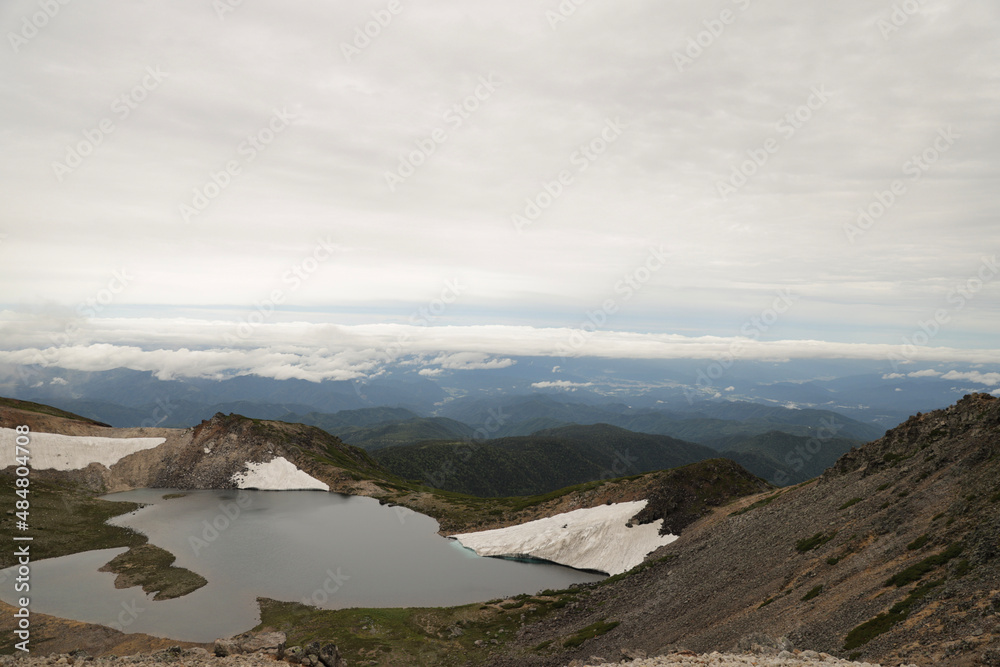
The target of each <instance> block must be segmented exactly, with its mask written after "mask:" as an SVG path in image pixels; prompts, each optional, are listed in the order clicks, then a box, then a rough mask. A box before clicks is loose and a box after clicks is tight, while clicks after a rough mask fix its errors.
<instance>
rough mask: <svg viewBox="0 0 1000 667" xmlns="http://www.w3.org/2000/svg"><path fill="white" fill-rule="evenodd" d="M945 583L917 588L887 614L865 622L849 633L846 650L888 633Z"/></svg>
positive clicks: (932, 582)
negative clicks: (914, 606) (917, 604)
mask: <svg viewBox="0 0 1000 667" xmlns="http://www.w3.org/2000/svg"><path fill="white" fill-rule="evenodd" d="M943 583H944V581H942V580H938V581H931V582H928V583H926V584H923V585H922V586H918V587H917V588H915V589H914V590H913V591H912V592H911V593H910V594H909V595H908V596H907V597H906V598H905V599H903V600H902V601H900V602H897V603H896V604H894V605H893V606H892V608H891V609H889V611H888V612H887V613H883V614H879V615H878V616H876V617H875V618H873V619H871V620H869V621H865V622H864V623H862V624H861V625H859V626H857V627H856V628H854V629H853V630H851V631H850V632H848V633H847V637H846V638H845V639H844V650H845V651H850V650H851V649H855V648H858V647H859V646H863V645H864V644H867V643H868V642H870V641H871V640H872V639H874V638H875V637H877V636H879V635H881V634H883V633H885V632H888V631H889V630H890V629H892V626H894V625H896V624H897V623H899V622H900V621H903V620H905V619H906V617H907V616H909V615H910V610H911V608H912V607H913V605H914V604H916V603H917V602H918V601H919V600H922V599H923V598H925V597H927V595H928V594H930V592H931V591H932V590H934V589H935V588H937V587H938V586H940V585H942V584H943Z"/></svg>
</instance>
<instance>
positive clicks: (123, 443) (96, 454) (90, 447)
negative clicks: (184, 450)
mask: <svg viewBox="0 0 1000 667" xmlns="http://www.w3.org/2000/svg"><path fill="white" fill-rule="evenodd" d="M17 435H18V434H17V432H16V431H14V429H12V428H0V468H6V467H7V466H12V465H17V463H16V459H17V452H16V448H15V443H16V438H17ZM28 439H29V444H28V445H27V447H26V449H27V450H28V451H29V452H30V454H29V456H30V461H29V464H30V466H31V467H32V468H37V469H38V470H47V469H53V470H80V469H82V468H86V467H87V466H88V465H90V464H91V463H100V464H102V465H104V466H105V467H111V466H112V465H114V464H115V463H118V461H120V460H121V459H123V458H125V457H126V456H128V455H129V454H134V453H135V452H141V451H143V450H145V449H152V448H154V447H157V446H158V445H162V444H163V443H164V442H166V438H100V437H96V436H89V435H56V434H55V433H35V432H31V433H29V434H28Z"/></svg>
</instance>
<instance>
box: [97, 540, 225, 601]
mask: <svg viewBox="0 0 1000 667" xmlns="http://www.w3.org/2000/svg"><path fill="white" fill-rule="evenodd" d="M174 560H175V557H174V555H173V554H172V553H170V552H169V551H166V550H164V549H161V548H160V547H157V546H154V545H152V544H142V545H139V546H137V547H132V548H131V549H129V550H128V551H126V552H125V553H123V554H119V555H118V556H115V557H114V558H113V559H112V560H111V561H110V562H109V563H107V564H106V565H104V566H103V567H102V568H101V570H100V571H101V572H114V573H115V574H117V575H118V578H117V579H115V588H130V587H132V586H142V590H143V591H144V592H146V593H152V592H154V591H156V595H155V596H154V597H153V599H154V600H169V599H171V598H178V597H181V596H182V595H187V594H188V593H191V592H194V591H196V590H198V589H199V588H201V587H202V586H204V585H205V584H207V583H208V581H207V580H206V579H205V578H204V577H202V576H201V575H200V574H196V573H194V572H192V571H191V570H187V569H184V568H182V567H174V566H173V562H174Z"/></svg>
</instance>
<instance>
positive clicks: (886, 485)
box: [875, 482, 892, 491]
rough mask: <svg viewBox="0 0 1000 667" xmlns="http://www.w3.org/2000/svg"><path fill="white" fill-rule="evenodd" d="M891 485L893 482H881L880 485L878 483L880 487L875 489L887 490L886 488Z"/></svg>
mask: <svg viewBox="0 0 1000 667" xmlns="http://www.w3.org/2000/svg"><path fill="white" fill-rule="evenodd" d="M890 486H892V482H886V483H885V484H879V485H878V487H876V489H875V490H876V491H885V490H886V489H888V488H889V487H890Z"/></svg>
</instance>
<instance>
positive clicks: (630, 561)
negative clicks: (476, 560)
mask: <svg viewBox="0 0 1000 667" xmlns="http://www.w3.org/2000/svg"><path fill="white" fill-rule="evenodd" d="M645 506H646V501H645V500H637V501H634V502H628V503H616V504H614V505H601V506H599V507H592V508H589V509H580V510H573V511H572V512H565V513H563V514H556V515H555V516H550V517H548V518H545V519H538V520H536V521H529V522H527V523H522V524H521V525H519V526H511V527H509V528H497V529H495V530H484V531H481V532H478V533H465V534H463V535H453V536H452V537H454V538H455V539H456V540H458V541H459V542H461V543H462V545H463V546H466V547H469V548H470V549H473V550H474V551H475V552H476V553H477V554H479V555H480V556H511V557H515V556H530V557H532V558H543V559H545V560H550V561H552V562H554V563H559V564H561V565H569V566H570V567H575V568H579V569H583V570H599V571H601V572H607V573H608V574H619V573H621V572H625V571H626V570H630V569H632V568H633V567H635V566H636V565H638V564H639V563H641V562H642V559H643V558H645V557H646V554H648V553H649V552H650V551H653V550H655V549H658V548H659V547H662V546H663V545H664V544H670V543H671V542H673V541H674V540H676V539H677V536H676V535H660V534H659V533H660V526H661V524H662V523H663V521H662V520H660V521H656V522H654V523H648V524H645V525H642V526H640V525H638V524H634V525H633V527H632V528H628V527H627V526H626V525H625V524H627V523H628V520H629V519H630V518H632V517H633V516H635V515H636V514H638V513H639V511H640V510H642V508H644V507H645Z"/></svg>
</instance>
